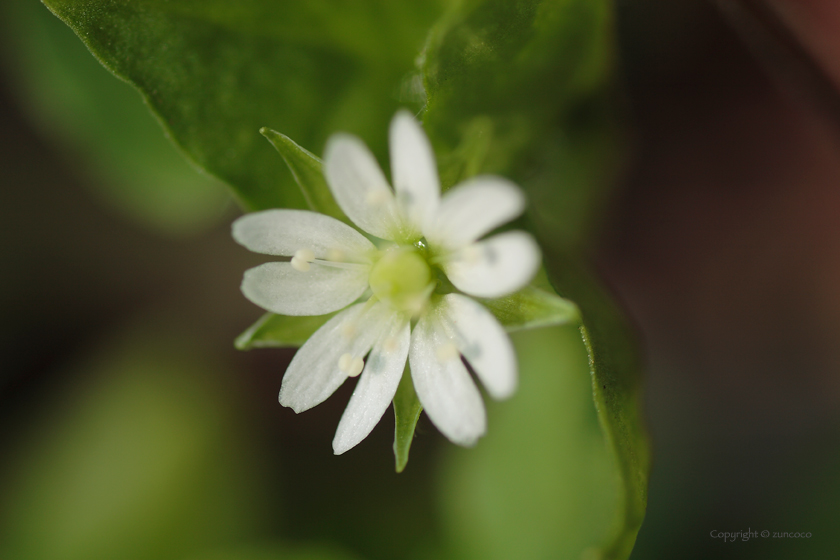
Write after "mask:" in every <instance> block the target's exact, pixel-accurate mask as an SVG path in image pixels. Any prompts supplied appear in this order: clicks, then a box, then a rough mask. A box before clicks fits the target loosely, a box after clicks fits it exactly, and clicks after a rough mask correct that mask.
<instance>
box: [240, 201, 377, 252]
mask: <svg viewBox="0 0 840 560" xmlns="http://www.w3.org/2000/svg"><path fill="white" fill-rule="evenodd" d="M233 238H234V239H235V240H236V242H237V243H239V244H240V245H243V246H245V247H246V248H247V249H249V250H251V251H254V252H255V253H262V254H265V255H280V256H284V257H291V256H293V255H295V254H296V253H297V252H298V251H308V252H309V253H311V255H312V258H311V259H307V260H309V261H311V260H312V259H315V258H318V259H329V255H330V252H331V251H332V252H333V254H334V253H335V252H336V251H338V252H341V253H342V254H343V255H345V257H346V258H345V260H348V261H352V262H370V256H369V254H370V253H371V251H373V250H374V249H375V247H374V245H373V243H371V242H370V241H368V240H367V239H366V238H365V236H364V235H362V234H361V233H359V232H358V231H356V230H355V229H353V228H351V227H350V226H348V225H347V224H345V223H342V222H340V221H338V220H336V219H335V218H331V217H329V216H325V215H323V214H318V213H316V212H309V211H306V210H264V211H262V212H254V213H252V214H246V215H244V216H242V217H241V218H239V219H237V220H236V221H235V222H233ZM329 260H332V259H329Z"/></svg>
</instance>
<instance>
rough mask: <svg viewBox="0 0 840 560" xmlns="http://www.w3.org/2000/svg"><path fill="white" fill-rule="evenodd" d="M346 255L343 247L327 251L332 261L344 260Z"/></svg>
mask: <svg viewBox="0 0 840 560" xmlns="http://www.w3.org/2000/svg"><path fill="white" fill-rule="evenodd" d="M345 259H346V255H345V254H344V251H342V250H341V249H330V250H329V251H327V260H328V261H332V262H344V261H345Z"/></svg>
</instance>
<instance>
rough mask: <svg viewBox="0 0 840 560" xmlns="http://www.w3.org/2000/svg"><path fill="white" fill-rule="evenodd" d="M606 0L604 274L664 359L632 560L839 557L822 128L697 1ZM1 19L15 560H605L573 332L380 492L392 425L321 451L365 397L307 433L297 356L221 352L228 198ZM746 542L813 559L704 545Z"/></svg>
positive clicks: (52, 44) (595, 442)
mask: <svg viewBox="0 0 840 560" xmlns="http://www.w3.org/2000/svg"><path fill="white" fill-rule="evenodd" d="M618 8H619V9H618V17H617V20H618V34H619V58H620V67H621V74H622V77H623V86H624V93H625V98H624V103H625V110H626V114H627V115H628V117H629V118H628V121H629V125H630V131H631V132H630V134H629V137H630V140H631V141H630V143H629V144H630V145H629V157H628V159H629V162H630V163H629V164H628V166H627V169H626V172H625V174H624V176H623V177H622V180H621V185H620V187H621V188H620V190H619V196H618V197H617V198H616V199H615V200H613V201H612V203H611V204H610V205H609V209H610V211H609V213H608V217H607V219H604V220H603V225H604V230H603V233H602V235H601V236H600V238H599V243H598V244H597V247H596V248H595V250H594V251H593V254H592V259H593V261H594V262H595V263H596V264H597V266H598V268H599V270H600V271H601V272H602V274H603V276H604V277H605V278H606V279H607V280H608V282H609V283H610V284H611V285H612V286H613V287H614V289H615V291H616V292H617V293H618V294H619V295H620V296H621V298H622V299H623V300H624V302H625V303H626V305H627V307H628V309H629V310H630V312H631V316H632V317H633V318H634V319H635V320H636V322H637V324H638V327H639V330H640V332H641V334H642V337H643V340H644V341H645V347H646V353H647V358H648V364H649V368H648V370H649V375H648V380H647V389H646V399H647V412H648V420H649V426H650V430H651V432H652V437H653V444H654V450H655V455H654V469H653V472H652V479H651V485H650V495H649V506H648V514H647V518H646V521H645V524H644V525H643V527H642V530H641V532H640V534H639V539H638V542H637V546H636V549H635V550H634V553H633V556H632V558H639V559H642V558H681V559H682V558H685V559H693V558H697V559H700V558H709V557H714V558H723V559H726V558H756V559H758V558H761V559H787V558H793V557H795V558H804V559H808V558H814V559H817V558H819V559H822V558H830V557H837V556H838V555H840V537H838V536H837V534H836V531H834V526H835V525H836V521H837V520H838V519H840V505H838V504H840V475H838V473H840V468H839V467H840V447H838V446H837V441H838V435H840V433H838V432H840V407H838V406H837V402H838V398H839V397H840V377H838V375H837V371H838V366H840V345H838V344H837V340H838V335H840V292H839V291H838V289H837V286H839V285H840V221H838V220H837V219H836V216H837V215H838V211H840V191H838V189H837V185H838V183H840V150H839V149H838V138H837V136H835V134H836V131H834V130H832V129H830V128H829V127H828V126H826V123H825V121H824V120H823V119H822V118H821V115H819V114H817V113H814V112H812V111H810V110H809V109H807V108H803V106H801V105H799V104H798V103H797V99H796V98H793V97H790V96H787V95H784V94H781V93H779V91H778V89H777V88H776V86H775V84H774V83H773V82H771V81H770V80H769V79H768V78H767V77H766V75H765V74H764V73H763V71H762V70H761V68H760V67H759V65H758V64H757V62H756V61H755V60H754V59H753V58H752V57H751V56H750V54H749V53H748V52H747V50H746V49H745V47H744V46H743V44H742V43H741V42H740V41H739V39H738V38H737V37H736V36H735V34H734V33H733V32H732V30H731V29H730V28H728V27H727V26H726V25H725V24H724V22H723V21H722V20H721V18H720V16H719V14H718V13H717V12H716V11H715V10H714V9H713V8H712V7H711V6H710V5H708V4H707V3H704V2H700V1H686V2H682V3H674V5H663V3H656V2H649V1H642V0H638V1H635V2H629V1H625V2H620V3H618ZM2 19H3V24H2V26H0V27H2V33H3V36H2V39H3V74H2V82H0V119H2V129H1V130H2V132H0V177H2V184H3V188H2V189H0V197H2V199H0V224H2V226H1V227H2V231H3V234H2V236H0V255H2V261H3V263H4V266H3V273H2V275H0V287H1V288H2V290H0V309H2V314H3V322H2V327H0V328H2V334H3V336H2V339H1V341H0V347H1V348H2V372H1V373H0V390H2V396H0V399H2V403H1V404H0V421H2V425H3V430H2V432H0V457H2V458H3V460H2V463H0V496H2V500H0V557H1V558H4V559H5V558H10V559H27V560H28V559H60V560H64V559H68V560H69V559H74V560H75V559H79V560H81V559H88V558H95V559H99V558H101V559H106V558H108V559H110V558H127V559H128V558H131V559H141V558H172V559H176V558H178V559H180V558H185V559H192V558H195V559H217V558H218V559H219V560H221V559H242V560H249V559H252V558H253V559H260V560H263V559H265V560H269V559H275V558H292V559H298V558H300V559H304V558H312V559H324V560H327V559H330V558H370V559H390V558H482V559H485V558H500V559H507V558H528V559H531V558H592V557H593V554H594V551H593V550H592V549H590V548H589V545H590V544H591V543H593V542H598V541H599V540H602V539H604V538H605V535H604V534H603V532H604V527H608V526H609V522H610V519H611V515H612V513H611V509H610V506H611V504H612V500H613V499H614V495H613V494H614V489H613V488H611V487H610V486H609V484H604V483H603V481H604V480H609V476H608V474H607V471H608V469H609V464H608V459H607V458H606V452H605V449H604V447H603V442H602V439H601V433H600V429H599V427H598V424H597V419H596V416H595V412H594V409H592V408H589V407H584V406H582V405H581V403H586V402H591V400H587V399H588V397H587V395H589V394H590V392H591V388H590V385H589V379H588V378H587V377H581V376H577V375H573V374H572V372H578V371H580V370H581V369H582V368H585V360H586V356H585V354H584V353H583V348H582V347H580V345H579V342H578V339H577V338H576V333H575V331H574V329H556V330H554V331H553V332H550V331H537V332H535V333H533V334H531V335H527V336H526V335H523V336H517V338H516V342H517V345H518V349H519V353H520V356H522V357H523V359H526V360H529V364H528V366H527V367H528V370H529V371H530V372H533V373H532V375H531V377H529V378H524V379H523V380H522V386H521V390H520V392H519V394H518V395H517V397H516V398H515V399H513V400H512V401H510V402H507V403H501V404H496V403H492V404H490V407H489V411H490V428H489V435H488V436H487V437H486V438H485V439H483V440H482V441H481V442H480V444H479V446H478V447H477V448H476V449H473V450H462V449H457V448H454V446H452V445H451V444H449V443H448V442H446V441H445V440H444V439H443V438H442V437H441V436H440V435H439V434H438V433H437V431H436V430H435V429H434V427H433V426H431V425H430V424H429V423H428V422H427V421H426V420H425V419H422V420H421V424H420V428H419V430H418V437H417V438H416V440H415V442H414V445H413V448H412V456H411V462H410V463H409V466H408V469H407V470H406V472H404V473H403V474H401V475H395V474H394V473H393V457H392V455H391V453H390V445H391V439H392V433H393V418H392V416H391V414H390V413H386V416H385V418H384V419H383V421H382V423H381V424H380V425H379V426H378V427H377V428H376V429H375V430H374V432H373V434H372V435H371V437H369V438H368V439H367V440H365V441H364V442H363V443H362V444H361V445H360V446H359V447H358V449H355V450H353V451H352V452H350V453H348V454H346V455H344V456H341V457H334V456H333V455H332V452H331V449H330V445H329V442H330V441H331V440H332V435H333V432H334V430H335V426H336V425H337V422H338V419H339V417H340V415H341V412H342V410H343V408H344V406H345V403H346V402H347V400H348V398H349V395H350V392H351V391H352V387H349V386H345V387H342V388H341V389H340V390H339V392H338V393H337V394H336V396H334V397H333V398H331V399H329V400H328V401H327V402H326V403H324V404H323V405H321V406H319V407H317V408H316V409H314V410H313V411H311V412H308V413H306V414H305V415H303V416H300V417H298V416H295V415H294V413H292V412H291V411H290V410H287V409H284V408H282V407H280V406H279V405H278V404H277V402H276V396H277V391H278V389H279V385H280V379H281V374H282V371H283V370H284V369H285V366H286V364H287V362H288V360H289V359H290V358H291V355H292V353H291V351H282V350H259V351H251V352H247V353H242V352H237V351H235V350H234V349H233V344H232V341H233V339H234V338H235V337H236V335H238V334H239V333H240V332H241V331H243V330H244V329H245V328H246V327H247V326H249V325H250V324H251V323H252V322H253V321H254V320H256V318H257V317H258V316H259V315H260V311H259V310H258V309H257V308H255V307H254V306H252V305H251V304H249V303H248V302H247V301H245V300H244V298H242V297H241V295H240V293H239V291H238V285H239V281H240V279H241V274H242V272H243V271H244V270H245V269H246V268H248V267H249V266H253V265H255V264H257V263H259V262H261V260H262V259H261V258H260V257H258V256H255V255H251V254H249V253H248V252H247V251H243V250H242V249H241V248H240V247H238V246H236V245H235V244H234V243H233V241H232V240H231V239H230V235H229V225H228V224H229V222H230V221H231V220H232V219H233V218H234V217H235V216H236V215H237V214H238V210H236V207H235V205H234V204H232V202H231V200H230V197H229V196H228V195H227V194H226V193H225V191H224V190H223V187H222V186H220V185H219V184H217V183H214V182H213V181H212V180H211V179H208V178H205V177H203V176H201V175H200V174H198V173H197V172H196V171H195V170H193V169H192V168H190V166H189V165H188V164H187V163H186V162H184V161H183V160H182V159H181V158H180V155H179V154H178V153H177V151H176V150H175V149H174V148H173V147H172V146H171V145H170V144H169V143H168V142H167V141H166V139H165V138H164V137H163V135H162V133H160V130H159V127H158V125H157V123H155V121H154V118H153V117H151V116H150V115H148V114H147V113H146V112H145V108H144V107H143V106H142V103H141V102H140V99H139V96H138V95H137V94H136V93H135V92H134V91H132V90H131V89H130V88H129V87H128V86H127V85H125V84H123V83H121V82H119V81H117V80H116V79H114V78H113V77H112V76H110V75H109V74H108V73H107V72H106V71H105V70H104V69H102V68H101V67H99V65H98V63H97V62H96V61H95V60H94V59H93V58H92V57H91V56H90V55H89V53H87V51H86V50H85V49H84V47H83V46H82V45H81V43H80V42H79V41H78V39H77V38H76V37H75V36H74V35H73V34H72V32H71V31H70V30H69V29H68V28H66V26H64V25H63V24H62V23H61V22H59V21H58V20H57V19H55V18H54V17H53V16H52V15H50V14H49V13H48V12H47V11H46V10H45V9H44V8H43V6H41V5H40V4H39V3H37V2H25V1H24V2H10V3H7V4H4V7H3V17H2ZM24 62H26V63H28V64H29V68H28V69H27V67H26V66H24V65H23V63H24ZM382 132H383V134H384V129H383V131H382ZM149 161H154V162H155V164H154V165H149V164H148V162H149ZM546 337H553V340H556V341H557V343H556V344H554V345H551V344H545V339H546ZM541 342H542V343H543V344H542V346H540V344H541ZM537 347H549V348H551V350H543V351H540V352H536V351H533V350H529V349H532V348H537ZM547 394H560V395H567V396H568V398H567V400H566V399H564V400H562V401H553V400H552V401H547V400H546V399H545V398H544V396H545V395H547ZM535 417H537V418H539V419H540V420H541V422H540V423H539V425H536V426H535V422H534V421H533V418H535ZM541 430H542V431H541ZM546 430H549V431H552V438H551V439H550V441H551V443H550V444H546V441H548V438H546V437H545V434H544V431H546ZM554 430H556V433H555V431H554ZM748 528H750V529H752V530H759V531H760V530H764V529H767V530H770V531H771V532H773V531H794V532H795V531H809V532H811V533H812V535H813V536H812V537H811V538H810V539H807V540H801V539H800V540H779V539H757V540H755V539H754V540H751V541H749V542H735V543H731V542H729V543H723V542H721V540H720V539H713V538H711V537H710V535H709V533H710V531H713V530H717V531H730V532H734V531H739V530H746V529H748Z"/></svg>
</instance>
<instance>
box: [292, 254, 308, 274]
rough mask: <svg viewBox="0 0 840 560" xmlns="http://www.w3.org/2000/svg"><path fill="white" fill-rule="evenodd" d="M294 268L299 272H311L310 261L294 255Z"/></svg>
mask: <svg viewBox="0 0 840 560" xmlns="http://www.w3.org/2000/svg"><path fill="white" fill-rule="evenodd" d="M292 268H294V269H295V270H297V271H298V272H309V269H310V268H311V267H310V266H309V262H308V261H305V260H303V259H299V258H297V257H292Z"/></svg>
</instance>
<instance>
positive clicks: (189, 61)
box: [44, 0, 440, 210]
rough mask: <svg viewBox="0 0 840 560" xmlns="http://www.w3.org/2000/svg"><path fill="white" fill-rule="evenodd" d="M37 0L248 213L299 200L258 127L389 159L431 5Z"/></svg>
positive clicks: (417, 95)
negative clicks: (352, 141)
mask: <svg viewBox="0 0 840 560" xmlns="http://www.w3.org/2000/svg"><path fill="white" fill-rule="evenodd" d="M44 3H45V4H46V5H47V6H48V7H49V8H50V9H51V10H52V11H53V12H54V13H55V14H56V15H58V17H60V18H61V19H62V20H64V22H65V23H67V24H68V25H69V26H70V27H71V28H72V29H73V30H74V31H75V32H76V34H77V35H78V36H79V37H80V38H81V39H82V41H83V42H84V43H85V44H86V45H87V46H88V48H89V49H90V50H91V51H92V52H93V54H94V55H95V56H96V57H97V58H98V59H99V60H100V62H102V63H103V64H104V65H105V66H106V67H107V68H108V69H110V70H111V71H112V72H113V73H114V74H116V75H117V76H119V77H121V78H123V79H124V80H126V81H128V82H129V83H130V84H132V85H133V86H135V87H136V88H137V89H138V90H139V91H140V93H141V94H142V96H143V98H144V100H145V101H146V103H147V104H148V105H149V107H150V108H151V109H152V111H153V112H154V113H155V114H156V115H157V116H158V118H159V120H160V122H161V124H162V125H163V127H164V128H165V130H166V131H167V133H168V134H169V135H170V136H171V137H172V139H173V140H174V141H175V142H176V143H177V144H178V145H179V146H181V148H182V149H183V150H184V152H185V153H186V154H187V155H188V156H189V158H190V159H192V161H193V162H195V163H196V164H197V165H199V166H200V167H202V168H204V169H206V170H207V171H209V172H210V173H212V174H213V175H215V176H217V177H219V178H221V179H223V180H224V181H226V182H227V183H228V184H229V185H230V186H231V188H232V189H233V191H234V192H235V193H236V195H237V197H238V198H239V200H240V201H241V202H242V204H243V205H244V206H245V208H246V209H248V210H258V209H264V208H271V207H287V208H303V207H305V201H304V197H303V195H302V194H301V192H300V190H299V189H298V188H297V187H296V186H295V185H294V181H293V179H292V177H291V175H290V174H289V172H288V171H287V170H286V169H284V167H285V166H284V165H283V163H282V161H281V160H280V158H278V157H277V154H275V153H274V151H273V150H272V149H271V147H270V146H268V145H267V144H266V143H265V142H264V141H263V140H262V139H261V138H260V135H259V132H258V131H259V130H260V128H262V127H270V128H273V129H275V130H282V131H283V133H284V134H286V135H288V136H289V137H290V138H294V139H295V141H296V142H298V143H299V144H300V145H303V146H307V147H309V148H311V149H313V150H314V151H315V152H316V153H317V152H318V151H320V148H321V147H322V146H323V145H324V142H325V140H326V138H327V137H328V136H329V134H332V133H333V132H336V131H339V130H343V131H347V132H351V133H355V134H357V135H359V136H361V137H362V138H364V139H365V140H366V141H367V142H368V144H369V145H370V147H371V148H372V149H373V151H374V152H375V153H376V154H377V155H378V156H379V159H380V161H383V160H384V159H385V157H384V156H385V153H386V142H385V135H384V134H383V131H385V130H387V127H388V122H389V120H390V118H391V117H392V115H393V114H394V112H395V111H396V109H397V108H398V107H400V106H404V105H405V104H409V105H411V106H413V107H414V108H417V107H419V103H418V102H419V100H421V99H422V92H418V91H416V88H412V87H411V84H412V83H414V82H412V80H411V76H412V72H413V71H414V59H415V57H416V56H417V53H418V51H419V50H420V48H421V47H422V45H423V41H424V39H425V36H426V33H427V30H428V27H429V26H430V25H431V23H432V22H433V21H434V19H435V18H436V17H437V15H438V13H439V11H440V5H439V4H440V3H439V2H437V1H435V0H427V1H421V2H394V1H393V0H377V1H373V2H344V1H341V0H319V1H311V2H276V1H271V0H242V1H238V2H229V1H228V0H202V1H198V0H172V1H165V0H146V1H143V2H114V1H113V0H44Z"/></svg>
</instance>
